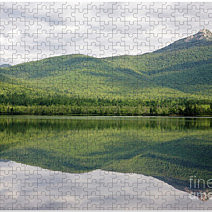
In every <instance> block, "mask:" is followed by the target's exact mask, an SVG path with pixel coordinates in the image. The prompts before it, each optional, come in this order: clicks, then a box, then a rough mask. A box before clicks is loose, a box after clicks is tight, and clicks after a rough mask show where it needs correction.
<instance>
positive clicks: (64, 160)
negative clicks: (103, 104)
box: [0, 116, 212, 209]
mask: <svg viewBox="0 0 212 212" xmlns="http://www.w3.org/2000/svg"><path fill="white" fill-rule="evenodd" d="M211 150H212V119H210V118H167V117H163V118H162V117H59V116H58V117H44V116H43V117H40V116H9V117H5V116H0V209H212V199H211V197H212V193H211V191H212V189H211V188H212V183H211V182H212V180H211V179H212V155H211V152H212V151H211Z"/></svg>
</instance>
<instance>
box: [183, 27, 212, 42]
mask: <svg viewBox="0 0 212 212" xmlns="http://www.w3.org/2000/svg"><path fill="white" fill-rule="evenodd" d="M194 40H196V41H198V40H199V41H201V40H208V41H210V40H212V33H211V32H210V30H208V29H202V30H200V31H199V32H198V33H196V34H194V35H191V36H189V37H187V38H185V42H190V41H194Z"/></svg>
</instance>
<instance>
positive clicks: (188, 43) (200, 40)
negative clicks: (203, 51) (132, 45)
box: [155, 29, 212, 52]
mask: <svg viewBox="0 0 212 212" xmlns="http://www.w3.org/2000/svg"><path fill="white" fill-rule="evenodd" d="M210 44H212V33H211V31H210V30H208V29H201V30H200V31H199V32H197V33H196V34H194V35H190V36H188V37H186V38H183V39H180V40H177V41H175V42H174V43H172V44H170V45H168V46H166V47H164V48H162V49H159V50H157V51H155V52H164V51H172V50H179V49H187V48H191V47H194V46H205V45H210Z"/></svg>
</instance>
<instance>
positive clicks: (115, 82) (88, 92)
mask: <svg viewBox="0 0 212 212" xmlns="http://www.w3.org/2000/svg"><path fill="white" fill-rule="evenodd" d="M211 38H212V37H211V33H210V31H208V30H202V31H200V32H199V33H197V34H195V35H193V36H190V37H188V38H185V39H181V40H179V41H176V42H175V43H173V44H171V45H169V46H167V47H165V48H163V49H161V50H158V51H156V52H153V53H148V54H143V55H136V56H128V55H124V56H116V57H110V58H94V57H91V56H86V55H64V56H57V57H52V58H46V59H43V60H40V61H34V62H28V63H23V64H19V65H15V66H9V67H2V68H0V104H1V109H0V112H1V113H11V112H12V113H18V114H19V113H30V114H31V113H33V114H37V113H39V114H40V113H41V110H42V113H44V114H57V113H60V114H99V115H102V114H104V115H107V114H117V115H119V114H120V115H127V114H126V111H128V115H139V114H140V115H141V114H150V115H157V114H161V115H162V114H163V115H167V114H170V113H174V114H181V115H182V114H183V115H186V112H185V110H193V112H192V111H190V112H189V113H188V114H187V115H192V113H193V115H194V114H197V115H198V113H201V114H205V115H206V114H207V115H210V114H211V108H212V104H211V102H212V80H211V79H212V43H211ZM61 105H63V106H64V107H63V109H61ZM50 106H51V111H50V112H49V110H50V109H49V108H50ZM69 106H72V108H70V107H69ZM35 107H36V110H35ZM46 107H48V108H46ZM41 108H42V109H41ZM64 108H65V109H64ZM11 109H12V110H11ZM194 110H195V111H194ZM30 111H31V112H30ZM55 111H57V112H55Z"/></svg>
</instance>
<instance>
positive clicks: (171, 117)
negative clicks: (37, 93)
mask: <svg viewBox="0 0 212 212" xmlns="http://www.w3.org/2000/svg"><path fill="white" fill-rule="evenodd" d="M2 118H27V119H28V118H36V119H105V120H106V119H140V118H164V119H212V116H171V115H170V116H160V115H158V116H150V115H147V116H116V115H108V116H99V115H96V116H95V115H21V114H20V115H3V114H0V119H2Z"/></svg>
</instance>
